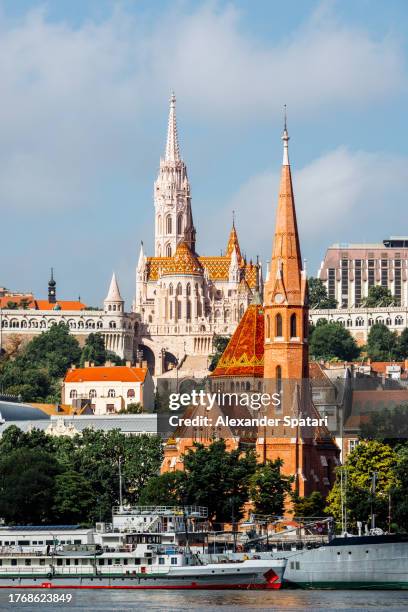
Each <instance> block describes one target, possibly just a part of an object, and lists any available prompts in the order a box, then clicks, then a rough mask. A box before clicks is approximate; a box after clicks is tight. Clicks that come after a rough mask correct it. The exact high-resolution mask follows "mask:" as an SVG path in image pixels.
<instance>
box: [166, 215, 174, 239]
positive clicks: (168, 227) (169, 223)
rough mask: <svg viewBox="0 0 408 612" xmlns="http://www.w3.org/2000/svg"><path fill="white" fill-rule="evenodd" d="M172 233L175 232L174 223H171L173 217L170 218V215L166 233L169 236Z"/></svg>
mask: <svg viewBox="0 0 408 612" xmlns="http://www.w3.org/2000/svg"><path fill="white" fill-rule="evenodd" d="M172 231H173V224H172V221H171V217H170V215H169V216H168V217H167V218H166V232H167V233H168V234H171V233H172Z"/></svg>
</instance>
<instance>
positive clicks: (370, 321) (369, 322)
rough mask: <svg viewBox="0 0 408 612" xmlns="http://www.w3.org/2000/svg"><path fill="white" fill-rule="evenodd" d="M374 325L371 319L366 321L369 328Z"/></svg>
mask: <svg viewBox="0 0 408 612" xmlns="http://www.w3.org/2000/svg"><path fill="white" fill-rule="evenodd" d="M373 323H374V321H373V320H372V319H368V326H369V327H371V325H372V324H373Z"/></svg>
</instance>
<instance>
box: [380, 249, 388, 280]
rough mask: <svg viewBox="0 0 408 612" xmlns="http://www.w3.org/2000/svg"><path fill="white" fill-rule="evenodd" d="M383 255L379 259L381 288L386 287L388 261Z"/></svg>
mask: <svg viewBox="0 0 408 612" xmlns="http://www.w3.org/2000/svg"><path fill="white" fill-rule="evenodd" d="M386 257H387V256H386V255H383V256H382V258H381V286H382V287H388V259H385V258H386Z"/></svg>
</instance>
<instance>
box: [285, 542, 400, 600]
mask: <svg viewBox="0 0 408 612" xmlns="http://www.w3.org/2000/svg"><path fill="white" fill-rule="evenodd" d="M284 582H285V584H289V585H291V586H296V587H299V588H303V589H381V590H384V589H390V590H395V589H408V542H389V543H387V542H379V543H373V544H371V543H367V541H366V542H364V543H362V544H357V545H356V544H351V543H350V544H349V545H347V544H345V545H342V546H339V545H336V546H330V545H327V546H322V547H320V548H316V549H313V550H308V551H304V552H302V553H300V554H299V555H294V556H292V557H290V558H289V559H288V563H287V566H286V569H285V573H284Z"/></svg>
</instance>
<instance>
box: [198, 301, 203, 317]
mask: <svg viewBox="0 0 408 612" xmlns="http://www.w3.org/2000/svg"><path fill="white" fill-rule="evenodd" d="M202 315H203V309H202V308H201V302H200V300H198V302H197V316H198V317H201V316H202Z"/></svg>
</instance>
